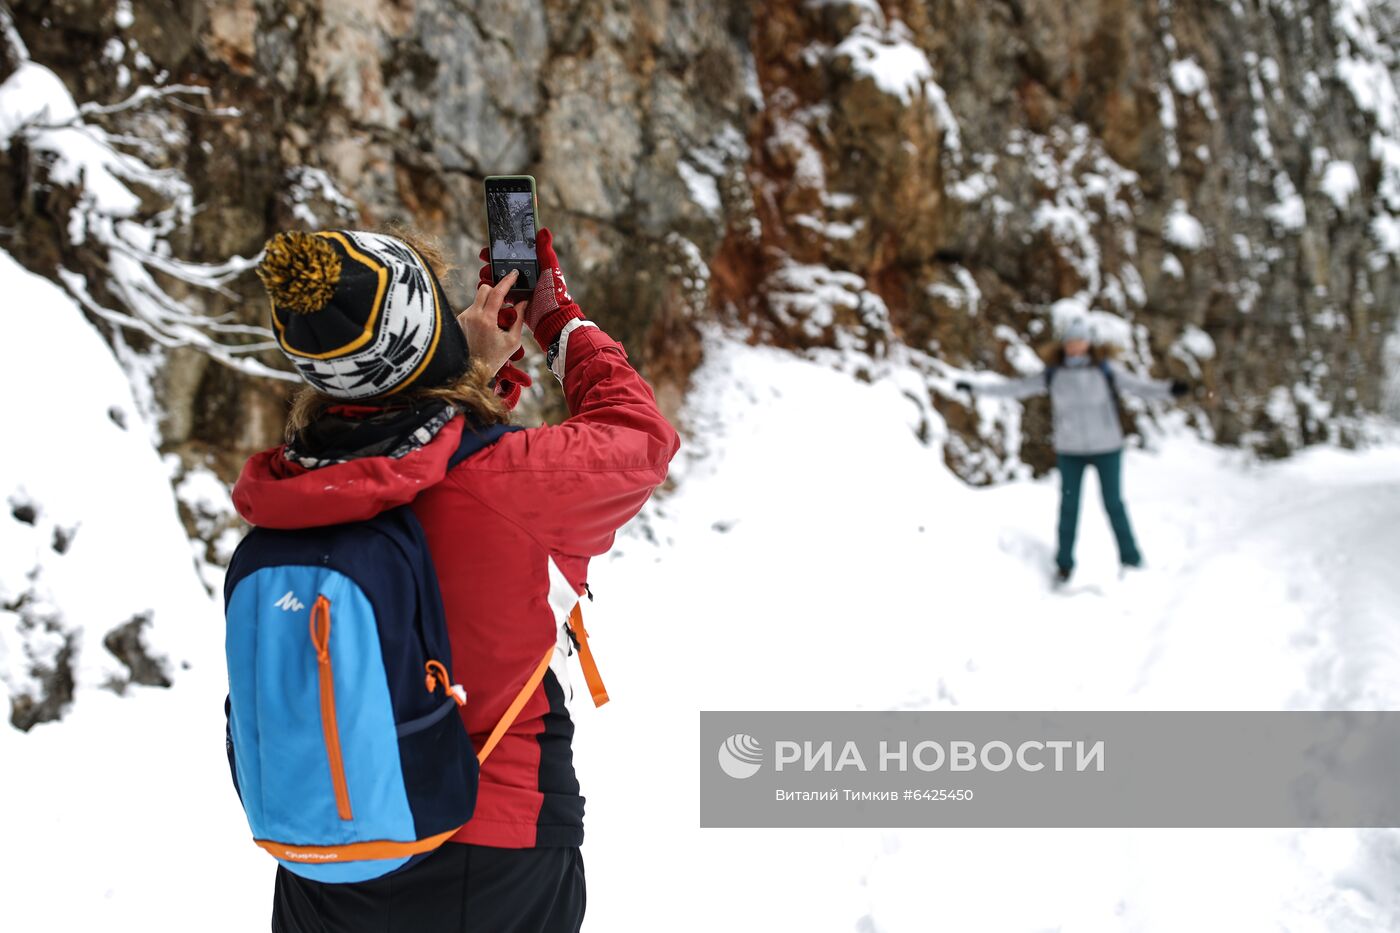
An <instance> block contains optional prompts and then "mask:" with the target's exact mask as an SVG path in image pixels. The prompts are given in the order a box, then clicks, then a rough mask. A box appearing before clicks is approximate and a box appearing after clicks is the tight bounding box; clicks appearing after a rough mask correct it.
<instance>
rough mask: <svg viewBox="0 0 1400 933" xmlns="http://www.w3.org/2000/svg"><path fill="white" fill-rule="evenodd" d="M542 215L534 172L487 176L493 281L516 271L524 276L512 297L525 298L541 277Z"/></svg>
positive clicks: (487, 214) (488, 224)
mask: <svg viewBox="0 0 1400 933" xmlns="http://www.w3.org/2000/svg"><path fill="white" fill-rule="evenodd" d="M539 222H540V215H539V208H538V206H537V202H536V199H535V178H534V176H533V175H490V176H488V177H487V179H486V230H487V233H488V236H489V239H490V242H491V281H492V282H493V283H495V282H499V281H500V280H501V279H502V278H504V277H505V276H506V275H507V274H508V273H509V272H511V271H512V270H514V271H516V272H519V273H520V277H519V278H517V279H516V280H515V285H514V286H512V287H511V290H510V296H509V297H510V298H511V300H513V301H521V300H524V299H526V298H529V297H530V296H531V295H532V294H533V293H534V291H535V282H537V281H538V280H539V277H540V265H539V261H538V260H537V259H536V258H535V230H536V229H538V228H539Z"/></svg>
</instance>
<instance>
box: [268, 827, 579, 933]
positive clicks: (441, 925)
mask: <svg viewBox="0 0 1400 933" xmlns="http://www.w3.org/2000/svg"><path fill="white" fill-rule="evenodd" d="M585 902H586V896H585V891H584V881H583V855H582V853H580V852H579V850H578V849H577V848H548V849H496V848H490V847H488V846H469V845H461V844H459V843H452V842H449V843H447V844H446V845H444V846H443V847H442V848H440V849H438V850H437V851H436V852H434V853H433V854H432V856H431V857H429V858H427V859H425V860H423V861H422V862H420V863H419V864H417V865H414V866H413V867H412V868H409V869H407V870H406V871H402V872H399V873H398V874H396V875H389V876H388V877H386V878H376V879H375V880H373V881H362V882H359V883H358V884H321V883H319V882H315V881H307V880H306V879H304V878H298V877H297V876H296V875H294V874H292V873H291V872H289V871H287V870H286V869H285V868H281V867H279V868H278V869H277V887H276V890H275V891H274V893H273V899H272V933H578V930H579V928H580V927H581V926H583V908H584V904H585Z"/></svg>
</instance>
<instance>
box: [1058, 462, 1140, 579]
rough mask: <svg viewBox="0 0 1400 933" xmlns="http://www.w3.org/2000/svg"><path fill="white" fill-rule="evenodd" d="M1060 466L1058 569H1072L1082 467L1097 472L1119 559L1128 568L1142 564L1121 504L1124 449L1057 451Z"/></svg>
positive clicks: (1124, 508)
mask: <svg viewBox="0 0 1400 933" xmlns="http://www.w3.org/2000/svg"><path fill="white" fill-rule="evenodd" d="M1056 462H1057V463H1058V465H1059V468H1060V551H1059V554H1058V555H1056V557H1055V563H1057V564H1058V565H1059V566H1060V569H1061V570H1065V571H1069V570H1073V569H1074V539H1075V535H1076V534H1078V532H1079V492H1080V490H1081V489H1082V488H1083V487H1084V469H1085V468H1086V467H1088V466H1091V465H1092V466H1093V468H1094V469H1095V470H1097V471H1098V473H1099V489H1100V490H1101V491H1102V492H1103V507H1104V511H1106V512H1107V513H1108V521H1109V523H1110V524H1111V525H1113V537H1114V538H1116V539H1117V541H1118V560H1119V562H1120V563H1122V564H1124V565H1125V566H1128V567H1136V566H1138V565H1139V564H1141V563H1142V555H1141V554H1139V553H1138V548H1137V542H1136V541H1134V540H1133V526H1132V524H1131V523H1129V521H1128V509H1127V507H1126V506H1124V505H1123V451H1121V450H1115V451H1114V452H1113V453H1110V454H1092V455H1084V454H1057V455H1056Z"/></svg>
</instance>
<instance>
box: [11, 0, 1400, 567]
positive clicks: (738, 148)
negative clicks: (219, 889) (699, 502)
mask: <svg viewBox="0 0 1400 933" xmlns="http://www.w3.org/2000/svg"><path fill="white" fill-rule="evenodd" d="M9 11H10V15H9V18H10V19H11V20H12V23H13V26H14V29H13V30H12V31H8V33H9V34H8V35H7V41H6V44H5V49H6V51H5V54H4V56H3V58H4V61H3V62H0V65H3V68H0V80H3V79H4V76H5V75H11V76H13V75H14V74H15V73H17V69H19V68H20V65H21V62H22V60H23V58H24V57H25V56H28V57H29V58H30V59H32V61H33V62H35V63H38V64H40V65H42V66H45V68H47V69H50V70H51V72H52V73H53V74H56V75H57V76H58V78H60V79H61V82H62V85H63V86H64V87H65V88H66V92H67V93H69V94H71V95H72V97H73V99H74V100H75V101H76V102H78V103H80V104H85V106H82V107H80V108H78V110H77V111H76V114H75V115H74V116H72V117H71V119H70V120H69V124H68V126H69V128H70V129H71V126H72V125H73V123H74V121H76V122H77V123H80V124H82V126H83V127H84V130H83V131H84V132H86V133H88V134H89V135H92V136H95V137H96V138H99V139H101V140H103V141H104V142H105V143H106V144H109V145H110V146H111V147H112V148H113V150H114V151H117V152H121V153H124V154H125V155H124V158H126V159H127V160H128V161H126V162H121V161H111V160H108V162H110V165H109V164H108V162H102V163H101V165H100V166H99V167H101V168H102V171H103V172H105V171H107V170H108V168H110V169H111V172H112V173H114V175H115V176H116V178H117V179H118V181H120V182H121V185H122V186H124V188H123V190H127V191H128V193H129V194H130V197H129V198H127V199H125V200H123V199H120V198H118V199H116V200H113V199H112V198H111V197H110V196H109V195H108V194H106V193H104V192H106V189H105V188H104V189H102V190H97V189H96V188H95V187H94V184H95V183H94V179H93V178H92V177H90V176H91V174H92V173H91V172H90V171H89V172H86V173H85V172H81V171H75V170H73V169H72V167H71V164H69V162H65V158H64V157H62V156H55V154H54V147H53V146H52V145H51V144H50V143H51V140H48V138H47V137H46V136H45V135H44V134H45V133H49V134H52V133H54V132H60V130H51V129H45V128H44V127H45V126H47V124H44V123H43V121H42V120H40V121H37V122H36V121H35V120H34V119H31V120H30V121H29V123H28V124H26V125H27V126H28V129H27V130H25V131H23V132H20V131H17V130H16V129H15V128H14V127H10V126H8V125H6V126H5V127H4V128H5V129H6V132H7V134H8V136H7V138H8V140H9V143H8V146H7V147H6V152H5V153H4V155H3V156H0V161H3V163H4V167H5V168H6V170H7V175H8V177H9V178H10V184H9V185H8V186H6V189H7V190H5V191H3V192H0V227H3V228H4V229H5V230H6V231H7V233H6V239H5V241H4V247H5V249H7V250H8V251H9V252H11V254H12V255H14V256H15V257H16V258H18V259H19V260H20V261H21V262H22V263H23V264H24V265H26V266H27V267H29V268H30V269H32V270H35V271H37V272H39V273H41V274H43V275H45V276H48V277H50V278H53V279H55V280H56V281H59V282H60V283H62V284H63V285H64V287H65V288H66V289H67V290H68V291H69V292H70V293H71V294H72V295H74V297H75V298H77V299H79V300H80V301H81V302H82V303H83V305H84V307H86V308H87V309H88V311H89V313H90V314H92V315H93V316H94V318H95V319H100V320H101V321H102V322H103V326H104V327H107V328H108V329H109V333H110V334H111V336H112V340H113V345H114V347H115V349H116V351H117V352H118V355H119V356H120V357H121V358H122V359H123V360H125V361H126V362H127V363H128V369H129V370H130V371H131V372H132V374H133V379H134V381H135V382H136V383H137V384H138V392H137V397H138V399H139V400H142V401H143V402H144V404H145V405H146V407H147V411H148V413H149V414H152V415H153V416H155V417H157V418H158V420H159V424H160V442H161V443H162V445H163V446H164V448H165V449H167V450H168V451H173V452H175V453H177V454H179V455H180V456H181V457H182V458H183V460H184V462H185V464H186V465H187V467H192V466H196V465H197V466H206V465H207V466H211V467H212V468H213V469H215V470H216V471H217V472H220V473H222V474H223V475H225V476H226V477H227V476H229V475H231V473H232V471H233V470H234V469H236V465H237V463H238V462H239V460H240V458H241V457H242V456H243V455H244V454H246V453H247V452H248V451H249V450H251V449H253V448H256V447H258V446H260V445H263V444H266V443H268V442H269V441H271V440H273V439H274V438H275V437H276V436H277V434H278V429H279V425H280V419H281V405H282V404H283V401H284V398H285V392H286V388H287V385H288V383H286V382H279V381H277V380H275V379H270V378H267V376H266V372H267V367H279V366H280V362H279V359H278V357H277V355H276V354H275V353H271V352H268V351H267V350H266V349H259V341H260V340H262V339H263V338H262V337H259V336H258V335H257V334H256V333H255V332H254V331H251V330H249V329H248V327H247V325H259V324H261V323H262V318H263V311H264V306H263V299H262V298H261V296H260V294H259V291H258V288H257V285H256V281H255V279H254V278H253V276H251V275H250V274H248V273H247V271H246V270H247V268H248V265H249V263H248V262H246V261H244V260H247V259H248V258H250V257H253V256H255V255H256V253H257V252H258V250H259V249H260V248H261V245H262V243H263V241H264V240H265V239H266V237H267V236H268V235H269V234H270V233H271V232H272V231H274V230H277V229H283V228H288V227H311V228H317V227H327V226H363V227H376V226H381V225H384V224H388V223H395V222H397V223H405V224H409V225H412V226H414V227H416V228H419V229H421V230H424V231H426V232H429V233H433V234H436V235H438V236H439V237H441V238H442V239H443V241H444V243H445V245H446V246H447V247H448V248H449V251H450V253H451V254H453V255H455V256H457V257H458V258H459V260H460V262H461V264H462V270H461V272H462V274H461V278H460V279H459V282H458V285H457V288H456V289H455V291H456V294H457V295H458V296H459V298H465V296H466V294H467V289H466V287H464V286H465V284H467V283H470V282H471V281H472V280H473V279H474V276H475V266H476V260H475V255H476V252H477V249H478V248H479V243H480V241H481V240H482V237H483V228H484V218H483V203H482V195H481V179H482V178H483V177H484V176H486V175H488V174H498V173H521V172H528V173H531V174H534V175H535V176H536V177H537V179H538V181H539V191H540V196H541V217H542V219H543V220H544V222H545V223H547V224H548V225H549V226H550V227H552V228H554V229H555V231H556V233H557V235H558V237H559V239H560V240H561V241H562V244H563V247H562V254H563V258H564V262H565V265H566V266H567V267H568V268H569V270H570V272H571V278H570V281H571V284H573V285H574V290H575V292H576V294H577V295H578V297H579V298H580V301H581V303H582V304H583V305H584V306H585V307H586V308H587V309H588V310H589V311H590V312H591V313H592V315H593V316H594V317H596V318H597V319H599V320H601V321H604V322H606V324H607V326H608V328H609V330H610V331H612V332H614V333H615V334H617V335H619V336H620V337H621V338H622V339H623V341H624V342H625V343H626V345H627V347H628V349H629V352H630V353H631V355H632V358H633V359H634V360H635V361H636V362H637V363H639V365H640V366H641V367H642V368H643V369H644V371H645V372H646V374H647V375H648V377H649V378H650V379H651V380H652V381H653V383H654V384H655V385H656V386H657V388H658V393H659V395H660V396H661V398H662V400H663V403H664V404H665V405H666V406H667V407H668V408H669V409H670V410H671V411H672V412H674V411H675V410H676V409H677V408H678V406H679V402H680V399H681V396H682V393H683V392H684V389H685V385H686V380H687V376H688V374H689V372H690V371H691V370H692V369H693V368H694V366H695V365H696V363H697V361H698V360H699V358H700V356H701V354H702V352H703V340H702V334H703V330H704V328H705V327H706V326H709V325H708V322H719V323H722V324H725V325H728V326H731V327H735V328H739V329H742V330H744V331H745V332H747V333H749V334H751V335H752V336H751V339H753V340H757V341H767V342H772V343H776V344H779V345H782V346H787V347H792V348H797V349H801V350H803V351H806V352H814V353H824V354H828V355H829V356H830V358H831V359H832V361H833V364H834V365H840V366H845V367H847V368H849V369H850V370H851V371H852V372H853V373H854V374H855V375H857V376H858V377H862V378H880V377H881V375H882V373H887V372H888V371H889V369H888V367H890V366H892V365H897V366H898V367H900V370H901V372H902V373H903V374H904V376H903V378H905V385H906V387H907V393H908V394H909V396H910V397H911V399H913V400H914V401H915V403H916V404H917V405H919V406H920V408H921V409H922V410H923V411H924V412H925V417H924V425H923V428H922V433H923V434H924V436H925V437H926V439H928V440H929V441H931V442H942V443H943V448H944V450H945V452H946V456H947V458H948V460H949V462H950V464H951V465H952V466H953V467H954V468H955V469H957V470H958V471H960V472H961V473H962V474H963V475H964V476H966V477H968V478H969V479H972V480H975V481H983V480H987V479H991V478H995V477H997V476H1001V475H1005V474H1006V473H1007V471H1008V470H1009V469H1011V468H1012V466H1013V465H1014V464H1017V463H1020V462H1027V463H1030V464H1032V465H1033V466H1035V467H1037V468H1041V467H1044V466H1045V465H1046V463H1047V461H1048V451H1047V450H1046V447H1045V435H1046V433H1047V431H1046V430H1045V424H1044V421H1045V411H1044V409H1043V408H1037V407H1035V406H1030V407H1029V408H1028V409H1027V412H1028V417H1027V421H1026V423H1025V424H1022V422H1021V419H1020V417H1019V415H1018V414H1017V412H1016V411H1015V410H1013V409H1010V408H1005V407H1001V408H997V407H991V408H987V409H983V410H980V411H979V410H976V409H974V408H973V407H969V405H968V404H967V400H966V399H963V398H959V397H958V395H957V393H956V392H955V391H954V390H953V388H952V386H953V382H954V381H955V380H956V379H957V378H959V377H961V376H962V375H965V374H966V373H968V372H972V371H978V370H993V371H997V372H1001V373H1007V374H1010V373H1016V372H1020V371H1029V370H1031V369H1033V368H1034V365H1035V364H1034V361H1033V355H1032V352H1031V349H1032V347H1033V346H1035V345H1036V344H1037V343H1039V342H1041V341H1043V340H1045V339H1046V338H1047V337H1049V336H1050V335H1051V334H1052V333H1053V329H1054V327H1055V323H1056V321H1057V319H1059V318H1061V317H1063V316H1065V315H1069V314H1078V313H1086V312H1087V313H1089V314H1091V315H1092V317H1093V319H1094V320H1095V322H1096V325H1097V327H1098V329H1099V332H1100V335H1101V336H1103V337H1104V338H1106V339H1111V340H1113V341H1115V342H1117V343H1118V344H1119V345H1120V346H1121V347H1122V348H1123V350H1124V352H1125V354H1126V356H1127V357H1128V359H1129V361H1130V363H1131V364H1132V365H1134V366H1137V367H1141V368H1142V369H1144V370H1148V371H1152V372H1154V373H1156V374H1157V375H1172V376H1176V377H1181V378H1185V379H1188V380H1190V381H1192V382H1193V383H1194V384H1196V385H1197V386H1199V391H1198V394H1197V395H1196V397H1195V398H1194V400H1193V401H1192V402H1191V404H1190V406H1189V407H1188V411H1189V417H1190V419H1191V421H1192V422H1193V423H1194V424H1195V425H1196V427H1197V428H1198V429H1199V430H1201V431H1202V432H1205V433H1207V434H1209V435H1212V436H1214V437H1215V438H1216V439H1218V440H1219V441H1220V442H1221V443H1225V444H1231V445H1241V446H1245V447H1249V448H1252V449H1255V450H1257V451H1260V452H1262V453H1264V454H1266V455H1275V456H1278V455H1285V454H1287V453H1288V452H1289V451H1291V450H1293V449H1296V448H1297V447H1299V446H1300V445H1304V444H1308V443H1312V442H1317V441H1323V440H1331V441H1335V442H1341V443H1350V442H1353V441H1355V440H1357V439H1358V438H1359V437H1361V436H1362V435H1363V434H1364V433H1365V430H1366V416H1367V415H1368V414H1369V413H1374V412H1377V411H1380V410H1381V409H1383V408H1384V407H1385V405H1386V401H1387V400H1386V393H1387V376H1386V364H1385V361H1386V359H1388V358H1389V356H1393V355H1395V354H1396V352H1397V350H1396V347H1395V346H1394V344H1391V345H1390V346H1389V348H1388V347H1387V343H1388V341H1391V340H1392V335H1393V334H1394V333H1395V331H1396V320H1395V316H1396V308H1397V299H1400V291H1398V290H1397V281H1396V260H1397V256H1400V99H1397V93H1396V87H1397V84H1396V74H1397V65H1398V64H1400V63H1398V62H1397V58H1396V52H1395V40H1396V37H1397V34H1400V12H1397V10H1396V8H1395V6H1394V5H1393V4H1391V3H1388V2H1386V0H1231V2H1216V0H1212V2H1205V0H1141V2H1130V0H1080V2H1073V3H1070V2H1063V0H992V2H987V0H983V2H973V0H925V2H914V0H791V2H787V0H784V2H778V0H768V2H753V3H744V2H738V0H725V2H700V0H633V2H626V0H545V2H543V3H538V4H519V3H508V2H504V0H337V2H324V0H117V2H115V3H113V2H108V0H11V2H10V4H9ZM31 116H32V115H31ZM7 119H8V118H7ZM60 122H61V121H60ZM4 123H5V121H4V120H0V124H4ZM99 174H101V172H99ZM133 257H134V258H133ZM152 322H154V323H152ZM192 334H193V335H194V336H190V335H192ZM172 335H173V336H172ZM1388 354H1389V356H1388ZM910 373H913V374H914V379H913V380H912V381H911V380H909V379H908V378H907V377H908V375H909V374H910ZM529 405H533V406H534V408H529V407H528V406H529ZM546 406H547V403H543V402H539V401H532V402H528V403H527V411H526V416H527V417H538V416H541V415H550V414H557V412H550V411H549V410H547V407H546ZM1137 411H1138V412H1139V413H1142V412H1143V410H1142V409H1137ZM1149 414H1150V413H1149ZM187 512H188V513H189V514H187V515H186V518H187V520H188V522H189V524H190V527H191V529H192V531H194V532H195V533H197V534H199V535H202V536H204V537H205V538H206V539H208V538H215V537H218V535H219V534H220V533H221V532H222V530H223V529H224V528H225V527H226V524H227V523H226V522H221V521H220V520H219V519H218V518H217V516H215V517H211V516H208V515H203V516H201V515H196V514H194V513H193V512H189V510H188V509H187ZM210 554H211V555H213V550H212V549H211V551H210ZM214 557H216V555H214ZM214 557H211V559H214Z"/></svg>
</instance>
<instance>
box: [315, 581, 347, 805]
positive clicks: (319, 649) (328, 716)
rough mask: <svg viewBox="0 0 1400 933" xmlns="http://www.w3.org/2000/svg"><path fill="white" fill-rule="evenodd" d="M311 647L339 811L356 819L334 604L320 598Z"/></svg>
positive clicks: (327, 756)
mask: <svg viewBox="0 0 1400 933" xmlns="http://www.w3.org/2000/svg"><path fill="white" fill-rule="evenodd" d="M311 644H312V645H314V646H315V648H316V664H317V680H318V681H319V682H320V686H321V731H322V732H323V733H325V736H326V758H327V760H328V761H329V763H330V766H331V786H332V787H333V788H334V789H335V809H336V812H337V813H339V814H340V818H341V819H342V820H348V819H352V818H353V814H352V813H351V811H350V788H349V787H348V786H347V785H346V783H345V762H344V761H343V760H342V759H341V757H340V731H339V730H338V729H337V728H336V724H335V680H334V679H333V678H332V676H331V601H330V600H329V599H327V598H326V597H325V596H317V597H316V604H315V605H313V606H312V607H311Z"/></svg>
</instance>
